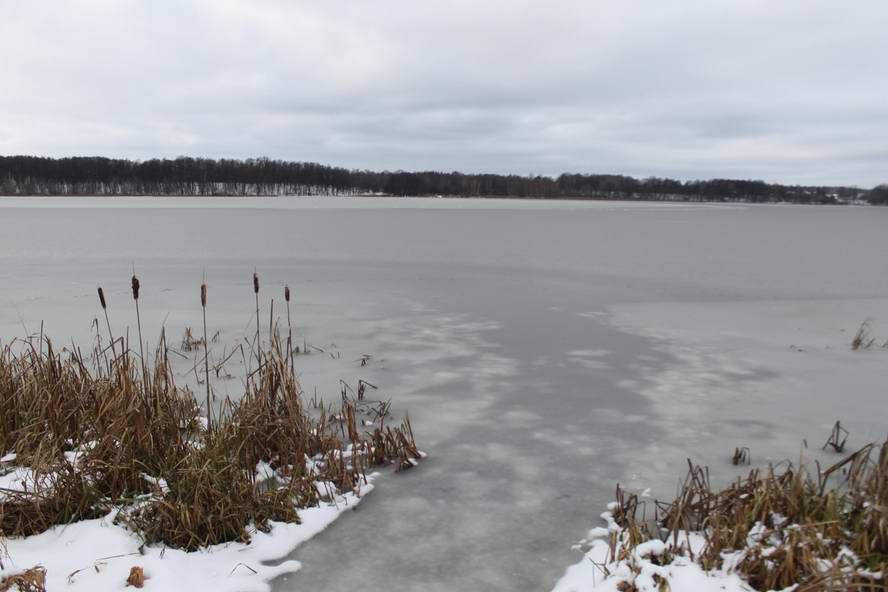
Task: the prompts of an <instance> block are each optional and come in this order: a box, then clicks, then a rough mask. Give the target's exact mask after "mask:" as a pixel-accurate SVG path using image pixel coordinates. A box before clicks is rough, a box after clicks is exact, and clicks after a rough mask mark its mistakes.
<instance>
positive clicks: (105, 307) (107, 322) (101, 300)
mask: <svg viewBox="0 0 888 592" xmlns="http://www.w3.org/2000/svg"><path fill="white" fill-rule="evenodd" d="M99 304H101V305H102V312H104V313H105V325H107V327H108V339H110V340H111V354H112V355H113V356H115V357H116V356H117V352H116V351H114V333H112V332H111V321H110V319H108V303H107V302H106V301H105V291H104V290H103V289H102V286H99Z"/></svg>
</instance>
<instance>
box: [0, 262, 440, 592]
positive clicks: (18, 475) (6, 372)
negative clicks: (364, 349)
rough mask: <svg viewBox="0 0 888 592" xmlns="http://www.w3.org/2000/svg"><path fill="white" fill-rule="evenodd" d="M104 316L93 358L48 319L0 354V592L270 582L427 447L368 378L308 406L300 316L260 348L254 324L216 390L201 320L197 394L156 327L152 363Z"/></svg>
mask: <svg viewBox="0 0 888 592" xmlns="http://www.w3.org/2000/svg"><path fill="white" fill-rule="evenodd" d="M254 286H255V291H256V294H257V296H256V301H257V313H258V291H259V286H258V277H257V276H254ZM138 290H139V287H138V282H137V280H136V278H135V277H134V278H133V298H134V300H135V301H136V304H137V305H138V295H139V294H138ZM200 296H201V305H202V307H203V308H204V310H205V309H206V304H207V288H206V286H205V285H202V286H201V291H200ZM285 297H286V300H287V302H288V304H289V289H287V290H286V296H285ZM99 299H100V304H101V306H102V308H103V310H104V312H105V313H106V314H107V303H106V300H105V298H104V294H103V292H102V290H101V289H100V290H99ZM257 318H258V317H257ZM105 320H106V323H105V324H106V326H107V329H108V336H107V340H105V339H103V336H102V335H101V334H100V333H99V332H98V325H97V335H96V341H95V345H94V348H93V350H92V352H91V353H90V354H84V353H83V352H82V351H81V350H80V348H78V347H76V346H72V347H70V348H65V349H63V350H57V349H55V348H54V346H53V344H52V342H51V341H50V340H49V339H48V338H47V337H45V335H43V333H42V331H41V334H40V335H39V336H36V337H32V338H28V339H24V340H16V341H13V342H12V343H10V344H9V345H7V346H5V347H4V348H2V350H0V454H2V455H3V456H2V458H0V535H2V537H3V543H4V547H5V548H4V550H3V551H4V552H3V554H2V556H0V564H2V565H0V590H5V589H6V587H11V586H13V585H15V586H17V587H18V588H19V589H21V590H24V589H33V590H42V589H43V588H44V587H45V588H47V589H50V590H52V589H58V588H60V587H61V586H62V584H64V585H65V586H66V589H74V590H76V589H82V590H99V591H101V590H112V589H119V588H121V587H122V586H124V585H132V586H136V587H143V586H144V587H146V588H149V589H155V590H165V591H166V590H172V591H175V590H194V589H207V588H213V589H216V590H265V589H268V582H269V581H270V580H271V579H272V578H274V577H276V576H278V575H280V574H282V573H286V572H289V571H294V570H296V569H298V568H299V563H298V562H296V561H284V562H283V563H279V564H276V565H267V562H270V561H276V560H280V559H283V558H285V557H286V556H287V555H288V554H289V553H290V552H291V551H292V550H293V549H294V548H295V547H296V546H297V545H299V544H300V543H301V542H303V541H305V540H307V539H308V538H310V537H311V536H313V535H314V534H316V533H317V532H320V531H321V530H323V529H324V528H325V527H326V526H327V525H328V524H330V523H331V522H332V521H333V520H334V519H335V518H336V517H338V516H339V515H340V514H341V513H342V512H344V511H345V510H347V509H351V508H354V506H355V505H356V504H357V503H358V502H359V501H360V499H361V497H362V496H363V495H365V494H366V493H368V492H369V491H371V490H372V488H373V486H372V483H371V482H372V480H373V478H374V477H375V476H376V475H377V474H378V473H377V472H376V471H377V468H378V467H382V466H393V467H394V468H395V469H396V470H402V469H408V468H411V467H413V466H415V465H416V464H417V461H418V459H420V458H421V457H422V456H423V453H421V452H420V451H419V450H418V449H417V447H416V444H415V441H414V437H413V432H412V428H411V425H410V421H409V418H406V417H405V418H404V419H403V421H401V422H399V423H398V422H394V420H391V418H390V414H391V404H390V402H389V401H374V400H371V399H369V398H368V397H365V390H366V387H365V385H364V383H361V384H359V385H358V388H357V389H356V390H351V389H350V388H346V387H347V385H346V387H343V390H342V393H341V400H338V401H337V402H336V403H325V402H324V401H323V400H318V399H317V397H313V398H312V400H311V401H307V400H305V398H304V397H303V392H302V387H301V386H300V383H299V381H298V379H297V375H296V372H295V364H294V357H295V356H297V355H298V354H299V348H298V347H294V345H293V338H292V329H289V327H288V329H289V330H288V331H287V333H286V335H285V336H283V337H282V336H281V335H280V332H279V331H278V330H277V327H276V325H275V324H274V323H270V324H269V334H268V338H267V340H266V341H265V342H264V343H263V340H262V339H260V335H259V328H258V326H257V333H256V336H255V339H254V340H253V342H252V344H251V347H250V355H251V356H252V357H254V359H255V365H253V364H252V362H251V363H250V370H249V372H248V373H247V374H246V375H245V376H244V377H243V385H244V389H243V393H242V394H241V395H240V396H239V397H238V398H236V399H231V398H229V397H226V398H225V399H224V400H222V401H219V402H216V401H215V398H216V397H215V393H214V392H213V389H212V388H211V386H210V355H209V351H208V347H207V345H208V342H207V331H206V328H204V331H203V336H202V337H200V338H198V339H197V340H196V346H195V347H194V350H195V351H197V352H199V355H200V354H203V356H202V357H198V358H195V361H194V364H195V367H198V366H202V368H201V369H202V370H203V372H202V373H201V372H195V373H194V374H195V376H196V377H198V380H199V378H200V377H203V378H204V381H205V382H204V383H203V384H202V385H201V384H199V385H198V386H201V387H205V388H201V390H205V393H201V394H200V395H196V394H195V393H194V392H193V391H192V390H191V388H189V387H188V386H180V385H178V384H177V383H176V376H177V375H176V372H174V370H173V365H172V363H171V361H170V354H171V353H174V350H173V349H172V348H170V347H169V346H168V344H167V342H166V338H165V336H164V333H163V331H162V332H161V339H160V342H159V344H158V346H157V348H156V350H155V353H154V356H153V360H152V361H151V362H150V363H149V362H148V360H147V359H146V355H145V354H144V353H143V352H144V346H141V345H140V346H139V347H138V348H131V347H130V345H129V343H128V341H127V340H126V339H123V338H120V337H119V336H118V337H115V336H114V335H112V334H111V325H110V323H108V322H107V316H106V318H105ZM139 333H140V334H141V327H139ZM140 342H141V339H140ZM371 386H372V385H371ZM374 388H375V387H374ZM204 397H205V399H204ZM38 566H39V567H38ZM22 578H24V579H22ZM28 586H31V588H28Z"/></svg>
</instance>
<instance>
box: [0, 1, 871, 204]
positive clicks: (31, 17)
mask: <svg viewBox="0 0 888 592" xmlns="http://www.w3.org/2000/svg"><path fill="white" fill-rule="evenodd" d="M886 22H888V4H886V3H885V2H884V0H861V1H859V2H853V3H842V4H838V3H836V2H834V1H831V0H830V1H826V0H786V1H782V2H773V1H764V0H743V1H741V0H736V1H727V0H725V1H712V0H674V1H671V2H663V1H662V0H636V1H634V2H631V3H627V2H617V1H612V2H598V1H592V0H560V1H558V0H556V1H549V2H542V1H530V0H510V1H505V0H487V1H485V2H477V0H473V1H469V0H451V1H449V2H436V1H432V2H415V1H413V2H410V1H407V0H387V1H385V2H379V1H376V2H373V1H369V0H368V1H363V0H355V1H351V2H342V1H329V2H307V1H305V2H298V1H290V0H183V1H173V0H154V1H152V2H144V1H137V0H77V1H71V2H63V1H53V0H43V1H41V2H33V3H31V2H4V3H0V52H2V55H3V56H4V57H3V59H2V60H0V115H2V117H0V153H6V154H10V153H36V154H46V155H71V154H105V155H119V156H127V157H134V158H145V157H151V156H157V155H160V156H176V155H180V154H192V155H207V156H236V157H243V156H255V155H268V156H271V157H277V158H287V159H296V160H314V161H321V162H329V163H333V164H340V165H344V166H349V167H360V168H389V169H397V168H404V169H427V168H434V169H438V170H455V169H459V170H464V171H493V172H515V173H519V174H527V173H537V174H558V173H560V172H563V171H576V172H620V173H627V174H633V175H638V176H648V175H659V176H673V177H679V178H708V177H717V176H730V177H753V178H764V179H767V180H774V181H783V182H799V183H848V184H859V185H862V186H870V185H874V184H876V183H878V182H882V181H888V166H886V165H888V159H886V153H888V140H886V138H888V100H886V99H885V97H886V96H888V66H886V65H885V61H884V57H885V56H886V55H888V36H886V35H884V30H885V23H886Z"/></svg>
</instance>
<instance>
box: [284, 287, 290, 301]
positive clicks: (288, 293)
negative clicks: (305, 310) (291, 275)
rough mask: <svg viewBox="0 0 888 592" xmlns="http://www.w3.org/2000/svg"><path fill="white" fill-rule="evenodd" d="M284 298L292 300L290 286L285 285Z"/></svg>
mask: <svg viewBox="0 0 888 592" xmlns="http://www.w3.org/2000/svg"><path fill="white" fill-rule="evenodd" d="M284 300H286V301H287V302H290V286H284Z"/></svg>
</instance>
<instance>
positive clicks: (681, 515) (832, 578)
mask: <svg viewBox="0 0 888 592" xmlns="http://www.w3.org/2000/svg"><path fill="white" fill-rule="evenodd" d="M611 508H612V514H611V520H612V521H613V522H614V523H615V524H616V525H617V526H618V533H616V534H613V535H612V537H611V540H610V554H611V555H610V556H611V558H612V559H613V560H614V561H616V562H620V561H623V562H632V560H633V559H632V558H633V552H634V550H635V549H636V548H637V547H638V546H639V545H641V544H642V543H645V542H648V541H652V540H660V541H662V542H664V543H666V544H665V545H664V546H663V547H662V552H660V553H659V554H657V556H655V557H653V558H652V559H651V561H652V562H653V563H655V564H657V565H666V564H668V563H670V562H671V560H672V558H674V557H675V556H676V555H681V556H685V557H689V558H690V559H691V560H693V561H696V562H697V563H698V564H699V565H700V566H701V567H702V568H703V569H704V570H706V571H709V572H717V573H723V574H724V573H736V574H738V575H740V576H741V577H742V578H743V579H744V580H745V581H746V582H747V583H748V584H749V585H750V586H752V587H753V588H754V589H756V590H780V589H794V590H797V591H811V590H857V591H875V590H885V583H884V578H885V577H886V574H888V441H886V442H885V443H883V444H882V445H881V446H879V445H876V444H869V445H867V446H865V447H863V448H861V449H860V450H858V451H857V452H855V453H854V454H851V455H850V456H848V457H846V458H845V459H843V460H841V461H839V462H837V463H836V464H834V465H832V466H831V467H828V468H826V469H823V468H821V467H820V466H819V465H818V466H817V469H816V471H812V470H811V469H809V468H808V467H807V466H805V465H802V466H799V467H794V466H791V465H789V466H786V467H785V468H783V469H782V470H778V469H777V468H775V467H774V466H769V467H768V468H767V469H766V470H764V471H762V470H759V469H754V470H752V471H750V473H749V474H748V475H747V476H746V477H745V478H740V479H737V480H736V481H734V482H733V483H731V484H730V485H729V486H728V487H726V488H724V489H721V490H718V489H714V488H713V487H712V485H711V484H710V481H709V474H708V471H707V470H706V469H705V468H703V467H700V466H697V465H693V464H692V463H690V461H689V471H688V474H687V477H686V478H685V480H684V483H683V485H682V486H681V488H680V491H679V493H678V495H677V497H676V498H675V499H674V500H673V501H671V502H669V503H660V502H658V503H656V517H655V518H654V520H653V521H652V522H647V521H645V520H644V517H643V516H642V517H641V518H640V519H639V503H638V498H637V497H636V496H635V495H632V494H628V493H627V492H625V491H624V490H622V489H620V488H619V486H618V488H617V502H616V503H614V504H612V506H611ZM694 539H696V541H697V543H696V544H694V543H693V540H694ZM636 573H637V566H636ZM623 584H625V586H624V589H627V590H632V589H634V588H633V587H632V583H631V581H627V582H624V583H623ZM623 584H621V585H623Z"/></svg>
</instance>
